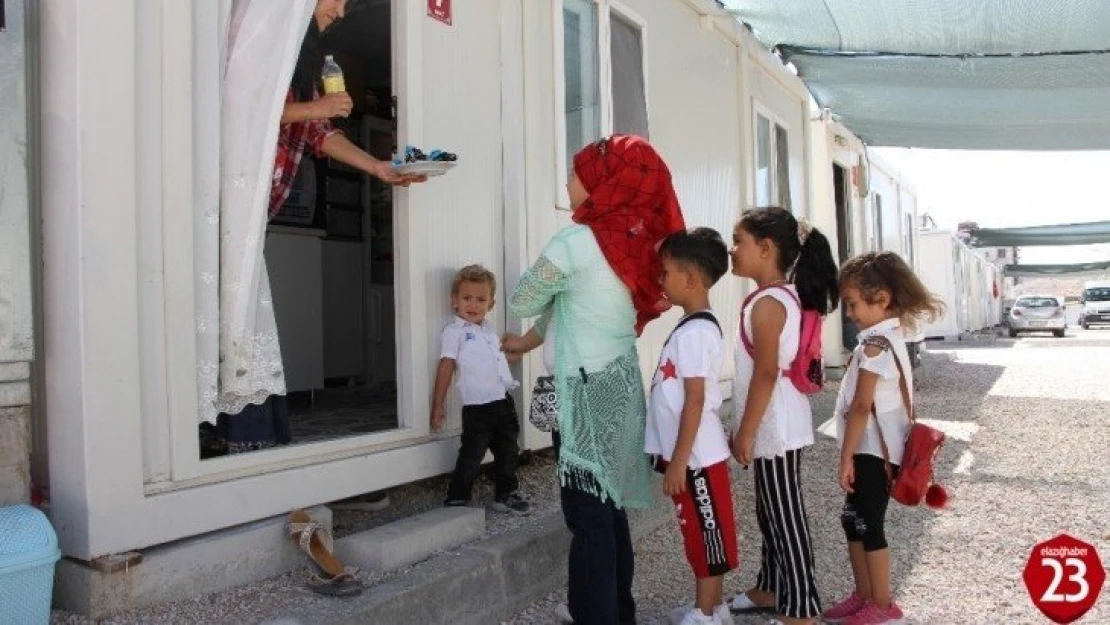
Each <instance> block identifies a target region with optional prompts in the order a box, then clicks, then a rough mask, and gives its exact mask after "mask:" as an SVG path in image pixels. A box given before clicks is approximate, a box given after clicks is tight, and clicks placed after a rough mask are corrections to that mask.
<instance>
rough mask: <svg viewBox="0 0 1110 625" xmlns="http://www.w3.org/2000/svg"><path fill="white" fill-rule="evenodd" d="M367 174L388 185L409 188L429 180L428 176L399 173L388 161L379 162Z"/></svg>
mask: <svg viewBox="0 0 1110 625" xmlns="http://www.w3.org/2000/svg"><path fill="white" fill-rule="evenodd" d="M366 173H368V174H370V175H371V176H373V177H375V178H377V179H378V180H381V181H382V182H384V183H386V184H392V185H396V186H399V187H407V186H409V185H410V184H412V183H414V182H424V181H425V180H427V179H428V177H427V176H413V175H407V174H401V173H398V172H397V170H396V169H394V168H393V163H389V162H387V161H377V162H376V163H374V164H373V165H371V166H370V167H369V168H368V170H367V172H366Z"/></svg>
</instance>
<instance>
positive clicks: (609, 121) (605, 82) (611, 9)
mask: <svg viewBox="0 0 1110 625" xmlns="http://www.w3.org/2000/svg"><path fill="white" fill-rule="evenodd" d="M593 2H594V5H595V6H596V7H597V62H598V72H597V77H598V94H599V102H600V108H601V111H600V117H601V123H600V132H599V137H607V136H609V135H611V134H613V56H612V46H613V39H612V30H611V28H612V20H613V16H614V15H616V16H617V17H618V18H619V19H622V20H624V21H626V22H628V23H630V24H632V25H633V26H635V27H636V28H638V29H639V30H640V47H641V56H640V61H641V65H642V67H641V71H642V72H643V74H644V107H645V108H646V110H647V119H648V127H649V128H650V127H651V97H650V95H649V94H650V93H651V85H650V84H649V82H648V81H649V77H650V76H651V73H650V72H649V71H648V49H649V46H648V23H647V20H646V19H644V18H643V16H641V15H640V14H639V13H637V12H636V11H634V10H632V8H631V7H629V6H628V5H627V4H624V3H623V2H620V1H619V0H593ZM551 12H552V25H553V30H552V34H553V37H554V39H553V40H554V44H555V45H554V49H553V52H554V54H553V59H554V76H555V89H554V95H555V109H554V110H555V208H557V209H559V210H565V211H569V210H570V196H569V194H568V193H567V189H566V184H565V182H566V180H567V177H568V174H569V173H570V172H568V171H567V165H566V160H567V121H566V110H565V108H566V64H565V62H564V53H565V51H566V48H565V45H564V42H563V0H556V1H555V2H552V3H551Z"/></svg>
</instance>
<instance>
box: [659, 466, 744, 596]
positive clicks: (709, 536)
mask: <svg viewBox="0 0 1110 625" xmlns="http://www.w3.org/2000/svg"><path fill="white" fill-rule="evenodd" d="M664 470H665V469H664ZM671 499H672V500H674V507H675V513H676V514H677V516H678V526H679V529H681V530H682V542H683V544H684V545H685V547H686V560H687V561H688V562H690V567H691V568H693V569H694V577H697V578H698V579H701V578H704V577H717V576H718V575H724V574H725V573H727V572H729V571H731V570H733V569H735V568H736V567H737V566H738V560H739V556H738V555H737V550H736V519H735V516H734V514H733V511H732V486H731V484H730V482H729V476H728V461H727V460H726V461H723V462H718V463H717V464H715V465H712V466H709V467H705V468H704V469H689V468H687V469H686V491H685V492H683V493H681V494H679V495H675V496H673V497H671Z"/></svg>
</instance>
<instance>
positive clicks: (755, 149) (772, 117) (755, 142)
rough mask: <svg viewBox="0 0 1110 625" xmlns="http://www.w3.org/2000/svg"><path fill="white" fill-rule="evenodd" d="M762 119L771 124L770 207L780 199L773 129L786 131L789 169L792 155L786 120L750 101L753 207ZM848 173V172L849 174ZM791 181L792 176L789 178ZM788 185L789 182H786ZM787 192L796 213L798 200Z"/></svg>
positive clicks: (757, 202)
mask: <svg viewBox="0 0 1110 625" xmlns="http://www.w3.org/2000/svg"><path fill="white" fill-rule="evenodd" d="M760 117H763V118H764V119H766V120H767V121H768V122H769V123H770V124H771V146H770V148H771V152H770V154H771V189H770V193H771V202H770V205H776V204H778V199H779V197H780V193H779V184H780V183H781V181H780V180H779V168H778V157H779V153H778V137H777V135H776V133H775V127H776V126H781V127H782V129H783V130H785V131H786V161H787V162H786V167H787V169H788V170H790V169H791V167H790V165H791V162H790V161H791V159H792V157H793V154H792V152H791V150H790V136H791V132H792V131H793V128H791V126H790V124H789V123H787V122H786V119H785V118H783V117H782V116H781V115H779V114H777V113H775V112H774V111H772V110H771V109H770V108H768V107H767V106H765V105H764V104H763V103H761V102H760V101H759V100H755V99H753V100H752V202H753V204H754V205H757V206H758V205H761V203H760V202H759V198H757V197H756V182H757V177H758V175H759V118H760ZM849 173H850V172H849ZM791 179H793V176H791ZM788 183H789V181H788ZM787 192H788V193H789V194H790V212H791V213H795V214H796V213H797V206H798V204H799V203H798V198H796V197H795V196H794V190H793V189H790V188H788V189H787Z"/></svg>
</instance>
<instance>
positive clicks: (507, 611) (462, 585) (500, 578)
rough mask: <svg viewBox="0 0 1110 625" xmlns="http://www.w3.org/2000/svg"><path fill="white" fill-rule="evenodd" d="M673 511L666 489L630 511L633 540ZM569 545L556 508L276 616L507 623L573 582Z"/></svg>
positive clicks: (303, 620) (309, 621) (292, 622)
mask: <svg viewBox="0 0 1110 625" xmlns="http://www.w3.org/2000/svg"><path fill="white" fill-rule="evenodd" d="M656 486H658V484H656ZM657 490H658V489H657ZM672 516H673V505H672V504H671V502H670V500H669V499H668V498H666V497H663V496H661V495H660V496H659V497H657V498H656V501H655V505H654V506H653V507H652V508H649V509H647V510H637V511H632V512H630V513H629V521H630V524H631V526H632V527H631V529H632V539H633V541H636V540H639V539H640V538H641V537H642V536H644V535H646V534H649V533H651V532H652V531H654V530H655V529H657V528H658V527H660V526H661V525H662V524H663V523H665V522H666V521H668V520H669V519H671V518H672ZM569 548H570V532H569V531H568V530H567V529H566V525H565V524H564V522H563V515H562V513H561V512H551V513H548V514H547V515H545V516H544V517H543V518H541V519H538V520H537V521H536V522H535V523H532V524H529V525H527V526H524V527H520V528H517V529H514V530H510V531H508V532H505V533H503V534H499V535H497V536H492V537H490V538H486V539H483V540H479V541H475V542H473V543H470V544H468V545H465V546H463V547H461V548H459V549H456V550H453V551H450V552H442V553H440V554H438V555H436V556H434V557H432V558H429V559H427V560H425V561H423V562H421V563H419V564H416V565H415V566H413V567H412V568H411V569H408V570H407V571H405V572H404V573H402V574H398V575H396V576H394V577H392V578H390V579H388V580H386V581H383V582H382V583H380V584H376V585H374V586H372V587H370V588H368V589H367V590H366V592H364V593H363V594H362V595H360V596H358V597H354V598H351V599H335V600H332V601H330V602H328V604H326V606H325V607H316V608H315V609H313V610H312V611H305V612H293V613H289V614H286V615H283V616H282V617H280V618H277V619H274V620H272V621H269V623H270V624H271V625H279V624H280V625H341V624H347V623H350V624H351V625H355V624H362V623H370V622H374V623H428V624H435V623H444V624H447V623H451V624H460V625H462V624H470V623H473V624H474V625H485V624H488V623H491V622H500V621H501V620H503V619H506V618H510V617H512V616H513V615H515V614H517V613H518V612H520V611H521V610H523V609H524V608H526V607H528V606H529V605H531V604H532V603H534V602H535V601H537V600H539V599H542V598H543V597H545V596H547V595H548V594H549V593H550V592H551V591H553V590H555V589H556V588H558V587H559V586H561V585H564V584H565V583H566V561H567V553H568V550H569ZM317 606H319V604H317Z"/></svg>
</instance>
